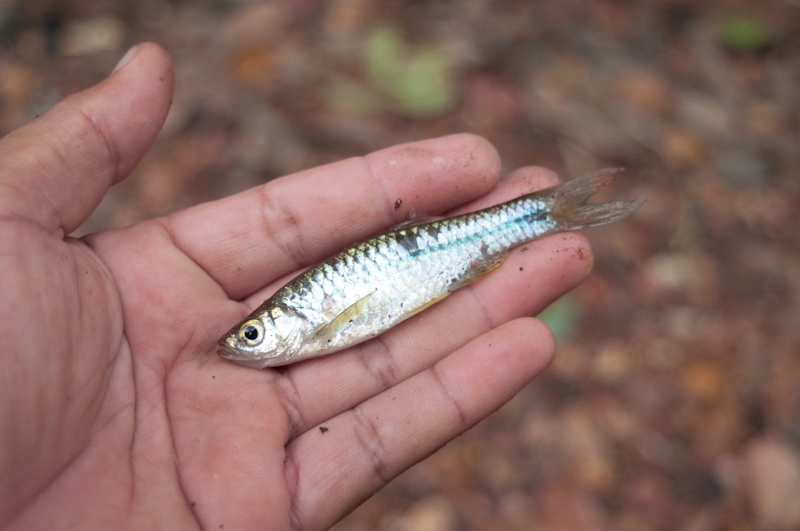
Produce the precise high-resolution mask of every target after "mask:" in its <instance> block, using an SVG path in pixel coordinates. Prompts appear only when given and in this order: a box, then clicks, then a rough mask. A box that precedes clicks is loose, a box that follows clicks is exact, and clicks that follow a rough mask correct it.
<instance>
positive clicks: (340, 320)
mask: <svg viewBox="0 0 800 531" xmlns="http://www.w3.org/2000/svg"><path fill="white" fill-rule="evenodd" d="M374 294H375V292H374V291H373V292H370V293H368V294H367V295H365V296H364V297H362V298H360V299H358V300H357V301H356V302H354V303H353V304H351V305H350V306H348V307H347V308H345V310H344V311H343V312H342V313H340V314H339V315H337V316H336V317H334V318H333V320H331V321H330V322H328V323H327V324H324V325H322V326H321V327H319V328H317V330H316V331H315V332H314V339H320V338H323V337H325V336H332V335H334V334H336V332H338V331H340V330H341V329H342V328H343V327H345V326H347V325H348V324H350V322H351V321H352V320H353V319H355V318H356V317H358V315H359V314H361V313H362V312H363V311H364V310H366V308H367V304H369V300H370V299H371V298H372V296H373V295H374Z"/></svg>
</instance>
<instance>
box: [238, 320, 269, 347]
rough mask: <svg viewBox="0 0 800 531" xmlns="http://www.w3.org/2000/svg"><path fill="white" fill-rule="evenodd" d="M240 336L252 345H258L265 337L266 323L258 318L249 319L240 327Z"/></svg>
mask: <svg viewBox="0 0 800 531" xmlns="http://www.w3.org/2000/svg"><path fill="white" fill-rule="evenodd" d="M239 338H240V339H241V340H242V341H244V342H245V343H247V344H248V345H250V346H253V345H258V344H259V343H261V341H262V340H263V339H264V325H263V324H261V321H259V320H257V319H251V320H250V321H247V322H246V323H244V324H243V325H242V326H241V327H240V328H239Z"/></svg>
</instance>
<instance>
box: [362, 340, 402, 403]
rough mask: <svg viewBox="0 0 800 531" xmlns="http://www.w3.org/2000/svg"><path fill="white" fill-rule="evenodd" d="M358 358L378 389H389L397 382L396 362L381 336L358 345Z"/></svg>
mask: <svg viewBox="0 0 800 531" xmlns="http://www.w3.org/2000/svg"><path fill="white" fill-rule="evenodd" d="M374 351H378V352H374ZM358 359H359V360H360V361H361V363H362V364H363V365H364V368H365V369H366V371H367V373H369V375H370V376H371V377H372V378H373V379H374V380H375V381H377V382H378V385H379V390H380V391H385V390H386V389H389V388H390V387H392V386H393V385H394V384H395V383H396V382H397V380H398V369H397V364H396V363H395V362H394V358H393V357H392V351H391V349H390V348H389V347H388V346H387V345H386V342H385V341H384V340H383V338H382V337H381V336H378V337H376V338H374V339H373V340H372V341H370V342H368V343H364V344H362V345H359V351H358Z"/></svg>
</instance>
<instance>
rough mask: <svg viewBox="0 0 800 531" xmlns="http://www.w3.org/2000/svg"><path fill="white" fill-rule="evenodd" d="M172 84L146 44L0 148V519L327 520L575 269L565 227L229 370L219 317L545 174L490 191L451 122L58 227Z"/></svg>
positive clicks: (373, 486)
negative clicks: (98, 224)
mask: <svg viewBox="0 0 800 531" xmlns="http://www.w3.org/2000/svg"><path fill="white" fill-rule="evenodd" d="M172 89H173V73H172V66H171V64H170V61H169V58H168V57H167V56H166V54H165V53H164V52H163V50H161V49H160V48H158V47H157V46H155V45H152V44H144V45H141V46H140V47H139V48H138V49H137V50H136V52H135V55H133V58H132V59H131V60H130V61H129V62H128V63H127V64H126V65H125V66H124V67H123V68H122V69H120V70H119V71H116V72H115V73H113V74H112V75H111V76H110V77H109V78H108V79H107V80H105V81H104V82H102V83H101V84H99V85H98V86H96V87H93V88H91V89H88V90H86V91H84V92H82V93H79V94H76V95H73V96H71V97H70V98H68V99H66V100H65V101H63V102H62V103H60V104H59V105H57V106H56V107H55V108H53V109H51V110H50V111H48V112H47V113H45V114H44V115H42V116H41V117H39V118H37V119H36V120H34V121H33V122H31V123H30V124H28V125H26V126H24V127H22V128H20V129H18V130H17V131H15V132H13V133H11V134H10V135H8V136H7V137H5V138H4V139H2V140H1V141H0V297H2V304H1V305H0V312H2V315H1V316H0V317H1V318H0V332H2V334H1V337H3V340H4V341H3V348H2V349H1V350H0V375H1V376H2V385H0V432H1V433H2V445H0V526H2V527H6V528H9V529H48V530H52V529H72V528H80V529H124V528H135V529H159V528H169V529H200V528H202V529H222V528H224V529H270V530H271V529H276V530H280V529H303V530H315V529H325V528H327V527H329V526H330V525H332V524H333V523H334V522H336V521H337V520H338V519H339V518H341V517H342V516H343V515H345V514H347V512H349V511H350V510H352V509H353V508H354V507H355V506H357V505H358V504H359V503H361V502H362V501H363V500H365V499H366V498H368V497H369V496H371V495H372V494H373V493H374V492H376V491H377V490H379V489H380V488H381V487H382V486H383V485H385V484H386V483H387V482H388V481H390V480H391V479H392V478H393V477H395V476H396V475H397V474H399V473H400V472H402V471H403V470H405V469H407V468H408V467H409V466H411V465H412V464H414V463H416V462H418V461H420V460H421V459H423V458H424V457H426V456H428V455H430V454H431V453H432V452H434V451H435V450H436V449H438V448H439V447H441V446H442V445H443V444H445V443H446V442H447V441H448V440H450V439H452V438H453V437H455V436H456V435H458V434H460V433H462V432H463V431H465V430H466V429H468V428H469V427H470V426H472V425H474V424H475V423H476V422H478V421H479V420H480V419H482V418H483V417H485V416H486V415H488V414H489V413H491V412H492V411H494V410H496V409H497V408H498V407H499V406H500V405H502V404H503V403H504V402H505V401H507V400H508V399H510V398H511V397H512V396H513V395H514V394H515V393H516V392H517V391H518V390H519V389H520V388H521V387H522V386H524V385H525V384H526V383H528V382H529V381H530V380H531V379H532V378H533V377H534V376H535V375H536V374H538V373H539V372H540V371H541V370H543V368H544V367H545V366H546V365H547V364H548V363H549V361H550V359H551V357H552V354H553V351H554V343H553V340H552V336H551V334H550V332H549V331H548V330H547V328H546V327H545V326H544V325H543V324H541V323H540V322H538V321H536V320H535V319H532V318H530V317H526V316H528V315H532V314H535V313H536V312H538V311H540V310H541V309H542V308H544V307H545V306H546V305H547V304H548V303H549V302H550V301H552V300H553V299H554V298H556V297H557V296H559V295H560V294H561V293H563V292H564V291H566V290H568V289H569V288H571V287H572V286H574V285H575V284H577V283H578V282H580V280H582V279H583V277H584V276H585V275H586V274H587V272H588V271H589V269H590V267H591V252H590V251H589V248H588V244H587V243H586V241H585V240H584V239H583V237H582V236H580V235H579V234H577V233H568V234H560V235H556V236H553V237H550V238H546V239H543V240H540V241H537V242H533V243H530V244H527V246H526V247H527V249H528V252H522V250H521V249H518V250H516V251H513V252H512V253H511V256H510V257H509V259H508V260H507V262H506V263H505V264H504V265H503V267H501V268H500V269H499V270H498V271H497V272H495V273H493V274H492V275H490V276H489V277H487V278H486V279H485V280H482V281H481V282H478V283H476V284H474V285H471V286H468V287H466V288H464V289H462V290H459V291H458V292H457V293H455V294H454V295H452V296H451V297H449V298H448V300H446V301H444V302H443V303H442V304H439V305H437V306H436V307H434V308H432V309H431V310H429V311H426V312H424V313H423V314H422V315H419V316H417V317H415V318H413V319H410V320H409V321H407V322H405V323H403V324H402V325H400V326H398V327H397V328H395V329H393V330H391V331H389V332H388V333H386V334H384V335H383V336H381V337H379V338H377V339H375V340H372V341H370V342H367V343H364V344H362V345H359V346H356V347H353V348H351V349H348V350H346V351H344V352H342V353H339V354H334V355H331V356H327V357H323V358H319V359H316V360H312V361H309V362H305V363H301V364H297V365H292V366H289V367H286V368H281V369H277V370H276V369H267V370H254V369H248V368H243V367H239V366H236V365H233V364H231V363H228V362H226V361H224V360H221V359H219V358H217V357H216V355H215V354H214V351H215V342H216V339H217V338H218V337H219V336H220V335H221V334H222V333H224V332H225V331H226V330H227V329H228V328H230V326H232V325H233V324H235V323H236V322H237V321H239V320H240V319H241V318H242V317H244V316H245V315H246V314H248V313H249V312H250V311H251V310H252V309H253V308H255V307H256V306H257V305H258V304H260V303H261V302H262V301H263V300H264V299H265V298H266V296H267V295H268V294H270V293H271V292H273V291H274V290H275V289H277V287H278V286H280V285H281V284H282V283H283V282H285V281H286V280H287V279H288V278H290V277H291V276H292V275H294V274H296V273H297V272H298V271H299V270H301V269H303V268H304V267H307V266H309V265H311V264H313V263H315V262H316V261H318V260H321V259H323V258H325V257H326V256H328V255H330V254H332V253H334V252H335V251H337V250H339V249H341V248H342V247H344V246H345V245H347V244H349V243H352V242H354V241H357V240H360V239H364V238H366V237H368V236H369V235H371V234H373V233H375V232H378V231H380V230H382V229H384V228H386V227H388V226H391V225H393V224H396V223H397V222H400V221H402V219H401V218H402V217H403V215H404V214H405V213H406V212H407V208H409V207H413V208H414V209H415V210H416V211H417V212H421V213H425V214H439V213H445V212H447V213H457V212H464V211H469V210H474V209H477V208H481V207H484V206H487V205H491V204H495V203H499V202H501V201H504V200H507V199H510V198H512V197H516V196H518V195H519V194H521V193H522V192H529V191H531V190H534V189H537V188H543V187H545V186H549V185H552V184H554V183H555V176H554V175H552V174H551V173H549V172H547V171H546V170H542V169H537V168H524V169H521V170H517V171H516V172H514V173H513V174H511V175H510V176H509V177H508V178H506V179H504V180H503V181H502V183H499V184H498V179H499V177H500V163H499V160H498V157H497V154H496V152H495V151H494V149H493V148H492V147H491V146H489V145H488V144H487V143H486V142H485V141H483V140H481V139H479V138H476V137H473V136H470V135H455V136H451V137H445V138H440V139H435V140H430V141H424V142H417V143H413V144H408V145H403V146H397V147H394V148H389V149H386V150H383V151H379V152H376V153H373V154H371V155H368V156H366V157H363V158H357V159H350V160H345V161H342V162H338V163H335V164H331V165H328V166H325V167H321V168H316V169H312V170H309V171H305V172H302V173H300V174H297V175H293V176H290V177H286V178H283V179H278V180H276V181H273V182H271V183H269V184H267V185H264V186H260V187H257V188H254V189H251V190H248V191H246V192H243V193H241V194H238V195H235V196H232V197H229V198H226V199H222V200H220V201H216V202H213V203H208V204H204V205H200V206H197V207H193V208H191V209H188V210H185V211H182V212H178V213H175V214H172V215H169V216H166V217H163V218H158V219H154V220H150V221H147V222H144V223H140V224H137V225H133V226H130V227H126V228H123V229H117V230H112V231H108V232H104V233H99V234H94V235H91V236H89V237H86V238H83V239H81V240H76V239H72V238H68V237H67V238H65V235H66V234H69V233H70V232H71V231H73V230H74V229H75V228H76V227H77V226H78V225H79V224H80V223H81V222H82V221H83V220H85V219H86V217H87V216H88V215H89V214H90V213H91V211H92V210H93V209H94V208H95V207H96V206H97V204H98V203H99V201H100V200H101V198H102V197H103V195H104V194H105V192H106V191H107V190H108V187H109V186H110V185H111V184H113V183H114V182H117V181H119V180H121V179H123V178H124V177H126V176H127V175H128V173H129V172H130V171H131V170H132V168H133V167H134V166H135V165H136V163H137V162H138V161H139V160H140V158H141V157H142V156H143V155H144V153H145V152H146V150H147V149H148V147H149V146H150V144H151V143H152V141H153V139H154V137H155V135H156V134H157V132H158V130H159V129H160V127H161V124H162V123H163V121H164V118H165V117H166V113H167V110H168V108H169V102H170V99H171V97H172ZM397 199H402V200H403V208H402V209H396V208H395V202H396V200H397ZM321 426H324V427H325V428H327V430H321V429H320V427H321Z"/></svg>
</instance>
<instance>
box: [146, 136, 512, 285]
mask: <svg viewBox="0 0 800 531" xmlns="http://www.w3.org/2000/svg"><path fill="white" fill-rule="evenodd" d="M499 178H500V160H499V157H498V155H497V152H496V151H495V149H494V148H493V147H492V146H491V145H490V144H489V143H488V142H487V141H486V140H484V139H483V138H480V137H477V136H474V135H469V134H459V135H453V136H447V137H443V138H438V139H433V140H424V141H421V142H413V143H410V144H404V145H400V146H395V147H391V148H388V149H384V150H381V151H377V152H375V153H372V154H370V155H367V156H365V157H360V158H352V159H347V160H343V161H340V162H336V163H333V164H329V165H326V166H321V167H318V168H313V169H311V170H307V171H303V172H300V173H297V174H294V175H291V176H288V177H284V178H281V179H277V180H275V181H272V182H269V183H267V184H265V185H263V186H259V187H256V188H253V189H250V190H247V191H245V192H242V193H240V194H236V195H234V196H231V197H228V198H225V199H222V200H219V201H215V202H212V203H206V204H204V205H199V206H197V207H193V208H191V209H188V210H184V211H182V212H178V213H175V214H172V215H170V216H168V217H166V218H162V219H161V221H160V223H163V225H164V227H165V228H166V229H167V230H168V231H169V232H170V236H171V237H172V239H173V241H174V242H175V245H177V246H178V248H180V249H181V251H183V252H184V253H185V254H186V255H187V256H189V258H191V259H192V260H193V261H194V262H195V263H197V264H198V265H199V266H200V267H201V268H203V269H204V270H205V271H206V272H207V273H208V274H209V275H210V276H211V277H212V278H213V279H214V280H215V281H216V282H217V283H219V284H220V286H222V288H223V289H224V290H225V292H226V293H227V294H228V296H229V297H230V298H231V299H234V300H238V299H241V298H243V297H245V296H247V295H249V294H251V293H253V292H254V291H256V290H257V289H259V288H260V287H263V286H264V285H266V284H267V283H268V282H270V281H272V280H274V279H276V278H280V277H281V276H284V275H286V274H288V273H291V272H294V271H296V270H298V269H300V268H303V267H306V266H309V265H312V264H314V263H316V262H318V261H320V260H322V259H324V258H325V257H327V256H329V255H331V254H333V253H334V252H336V251H338V250H340V249H341V248H343V247H344V246H346V245H347V244H349V243H353V242H355V241H358V240H360V239H363V238H366V237H368V236H370V235H372V234H374V233H375V232H377V231H379V230H381V229H383V228H386V227H388V226H390V225H392V224H395V223H398V222H400V221H402V220H403V219H405V217H406V216H407V215H408V213H409V211H410V210H411V209H414V211H415V212H416V213H417V214H423V215H430V214H437V213H440V212H443V211H445V210H448V209H450V208H453V207H455V206H457V205H460V204H461V203H464V202H466V201H469V200H471V199H474V198H476V197H479V196H481V195H483V194H484V193H486V192H488V191H489V190H490V189H492V187H494V185H495V183H496V182H497V180H498V179H499Z"/></svg>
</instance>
